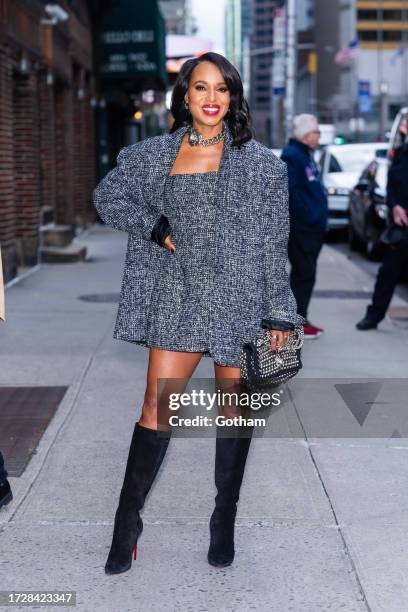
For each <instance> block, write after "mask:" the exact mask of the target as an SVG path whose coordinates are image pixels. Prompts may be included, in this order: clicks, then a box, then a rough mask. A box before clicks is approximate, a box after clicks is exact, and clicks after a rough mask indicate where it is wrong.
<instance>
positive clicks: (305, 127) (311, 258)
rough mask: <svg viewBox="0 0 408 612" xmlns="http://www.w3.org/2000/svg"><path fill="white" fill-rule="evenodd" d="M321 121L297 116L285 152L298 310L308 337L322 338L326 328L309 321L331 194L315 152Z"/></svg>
mask: <svg viewBox="0 0 408 612" xmlns="http://www.w3.org/2000/svg"><path fill="white" fill-rule="evenodd" d="M319 139H320V130H319V124H318V121H317V119H316V117H314V116H313V115H308V114H302V115H297V116H296V117H295V119H294V122H293V138H291V139H290V140H289V142H288V144H287V146H286V147H285V148H284V150H283V151H282V155H281V158H282V160H283V161H284V162H286V164H287V166H288V177H289V215H290V234H289V244H288V256H289V261H290V264H291V272H290V284H291V288H292V291H293V294H294V296H295V298H296V302H297V310H298V313H299V314H300V315H301V316H303V317H304V318H305V319H306V321H307V323H306V324H305V326H304V332H305V338H308V339H314V338H318V337H319V336H320V335H321V334H322V333H323V331H324V330H323V329H322V328H321V327H317V326H316V325H312V324H311V323H310V322H309V320H308V308H309V303H310V299H311V297H312V291H313V287H314V284H315V281H316V267H317V258H318V256H319V253H320V250H321V248H322V244H323V238H324V234H325V232H326V231H327V216H328V212H327V195H326V190H325V188H324V186H323V183H322V180H321V175H320V171H319V168H318V166H317V164H316V162H315V161H314V158H313V152H314V150H315V149H316V148H317V147H318V145H319Z"/></svg>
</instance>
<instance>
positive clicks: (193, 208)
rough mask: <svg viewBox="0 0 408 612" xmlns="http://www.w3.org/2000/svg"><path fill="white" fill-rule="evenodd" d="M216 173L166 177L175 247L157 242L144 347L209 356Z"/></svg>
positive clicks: (166, 204) (167, 209)
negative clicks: (156, 267)
mask: <svg viewBox="0 0 408 612" xmlns="http://www.w3.org/2000/svg"><path fill="white" fill-rule="evenodd" d="M217 174H218V172H217V171H212V172H201V173H192V174H172V175H168V176H167V177H166V181H165V187H164V214H165V215H166V217H167V218H168V220H169V224H170V228H171V237H172V240H173V242H174V244H175V245H176V251H175V253H172V252H171V251H168V250H167V249H165V248H164V247H160V248H161V249H162V253H161V255H162V256H161V259H160V263H159V270H158V271H157V274H156V282H155V286H154V290H153V295H152V298H151V302H150V308H149V314H148V324H147V337H146V341H145V342H144V343H143V344H145V345H146V346H148V347H153V348H160V349H166V350H169V351H185V352H201V353H203V355H204V356H205V357H211V356H212V352H211V346H210V342H209V329H210V325H211V300H212V296H213V281H214V263H215V258H216V250H217V249H216V244H215V235H216V233H215V218H216V210H215V187H216V182H217ZM186 228H188V229H186ZM238 348H239V347H237V360H236V362H235V363H231V364H230V365H234V366H236V367H238V365H239V354H238V353H239V350H238Z"/></svg>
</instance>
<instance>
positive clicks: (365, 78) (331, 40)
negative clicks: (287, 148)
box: [315, 0, 408, 140]
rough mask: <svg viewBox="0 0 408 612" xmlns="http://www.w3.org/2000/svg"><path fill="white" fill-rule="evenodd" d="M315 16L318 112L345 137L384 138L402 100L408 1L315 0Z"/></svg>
mask: <svg viewBox="0 0 408 612" xmlns="http://www.w3.org/2000/svg"><path fill="white" fill-rule="evenodd" d="M315 16H316V23H315V35H316V45H317V49H318V57H319V72H318V84H317V88H318V99H319V102H320V104H321V107H320V109H319V111H320V114H321V115H322V116H324V118H325V120H326V121H329V122H332V123H335V124H336V127H337V130H338V132H340V133H342V134H344V135H345V136H347V137H348V138H350V139H351V140H361V139H375V138H381V139H384V138H385V136H386V132H387V130H388V129H389V128H390V126H391V123H392V120H393V117H394V116H395V114H396V112H397V111H398V109H399V107H400V106H402V105H406V103H407V99H408V0H333V2H330V6H328V3H327V2H325V0H315ZM353 41H358V47H357V50H356V52H355V54H354V56H353V57H351V58H350V59H349V60H347V59H345V60H344V61H342V62H340V63H339V64H336V62H335V56H336V53H337V51H338V50H339V49H344V48H347V46H348V45H349V44H350V43H351V42H353Z"/></svg>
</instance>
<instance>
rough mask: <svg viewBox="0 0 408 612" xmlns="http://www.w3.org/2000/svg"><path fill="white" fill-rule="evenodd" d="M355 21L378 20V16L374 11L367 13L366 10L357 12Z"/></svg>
mask: <svg viewBox="0 0 408 612" xmlns="http://www.w3.org/2000/svg"><path fill="white" fill-rule="evenodd" d="M357 19H359V20H360V19H363V20H373V19H375V20H377V19H378V14H377V11H376V10H372V11H367V10H361V9H360V10H359V11H358V12H357Z"/></svg>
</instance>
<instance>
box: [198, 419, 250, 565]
mask: <svg viewBox="0 0 408 612" xmlns="http://www.w3.org/2000/svg"><path fill="white" fill-rule="evenodd" d="M223 429H232V431H231V433H230V434H229V435H231V436H234V437H228V438H222V437H218V435H217V441H216V451H215V486H216V487H217V491H218V493H217V495H216V497H215V508H214V512H213V513H212V515H211V519H210V547H209V550H208V562H209V563H210V564H211V565H215V566H216V567H226V566H227V565H231V563H232V562H233V560H234V554H235V550H234V526H235V516H236V513H237V503H238V500H239V492H240V488H241V483H242V478H243V476H244V470H245V463H246V460H247V456H248V451H249V446H250V444H251V439H252V434H253V427H235V428H228V427H227V428H223ZM217 433H218V432H217ZM244 436H245V437H244Z"/></svg>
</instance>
